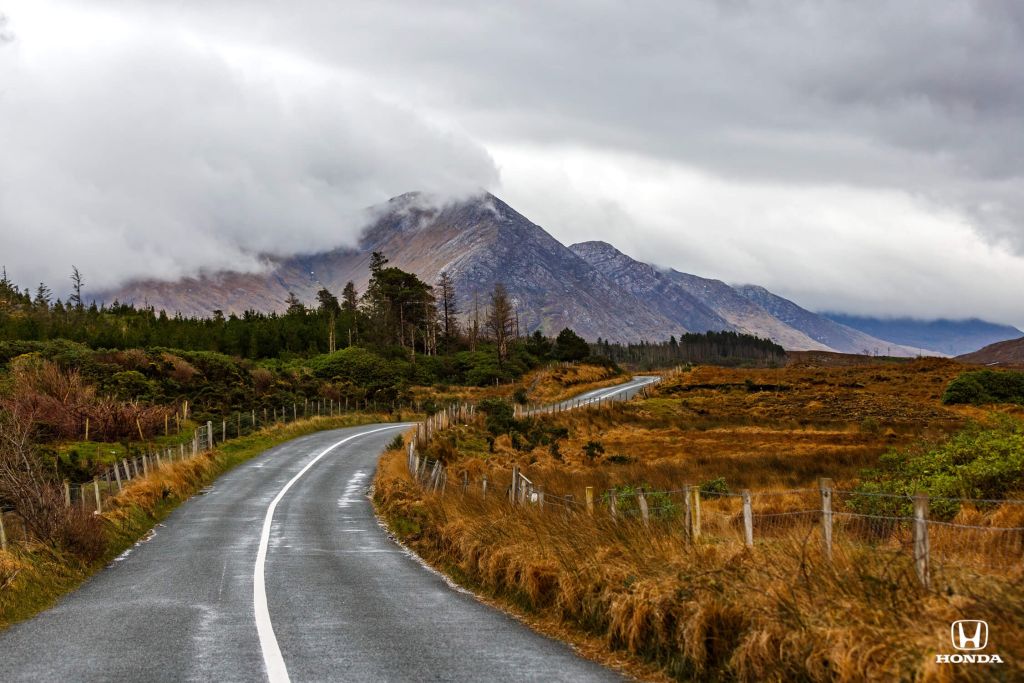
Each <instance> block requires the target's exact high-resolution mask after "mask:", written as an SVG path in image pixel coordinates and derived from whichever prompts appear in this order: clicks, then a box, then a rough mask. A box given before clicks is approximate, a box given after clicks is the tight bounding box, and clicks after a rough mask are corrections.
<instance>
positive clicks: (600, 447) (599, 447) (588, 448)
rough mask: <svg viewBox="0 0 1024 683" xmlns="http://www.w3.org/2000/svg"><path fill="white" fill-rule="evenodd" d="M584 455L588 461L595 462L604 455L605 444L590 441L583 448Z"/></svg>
mask: <svg viewBox="0 0 1024 683" xmlns="http://www.w3.org/2000/svg"><path fill="white" fill-rule="evenodd" d="M583 454H584V455H586V456H587V459H588V460H591V461H593V460H594V459H595V458H596V457H597V456H599V455H603V454H604V444H603V443H601V442H600V441H588V442H587V443H586V444H585V445H584V446H583Z"/></svg>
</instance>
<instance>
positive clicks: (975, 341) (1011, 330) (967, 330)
mask: <svg viewBox="0 0 1024 683" xmlns="http://www.w3.org/2000/svg"><path fill="white" fill-rule="evenodd" d="M822 315H824V316H825V317H827V318H830V319H831V320H834V321H835V322H837V323H840V324H842V325H846V326H847V327H852V328H853V329H855V330H860V331H861V332H864V333H866V334H870V335H873V336H875V337H880V338H882V339H891V340H892V341H894V342H896V343H897V344H903V345H904V346H909V347H911V348H922V349H931V350H933V351H939V352H941V353H945V354H949V355H950V356H957V355H960V354H964V353H969V352H971V351H974V350H976V349H980V348H982V347H983V346H988V345H989V344H994V343H995V342H1000V341H1006V340H1007V339H1016V338H1018V337H1020V336H1022V335H1024V332H1021V331H1020V330H1018V329H1017V328H1016V327H1013V326H1011V325H998V324H996V323H990V322H986V321H984V320H979V319H977V318H971V319H970V320H945V319H939V320H916V319H914V318H872V317H866V316H856V315H844V314H842V313H822Z"/></svg>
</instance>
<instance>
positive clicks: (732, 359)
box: [591, 332, 786, 368]
mask: <svg viewBox="0 0 1024 683" xmlns="http://www.w3.org/2000/svg"><path fill="white" fill-rule="evenodd" d="M591 352H592V353H594V354H595V355H600V356H604V357H606V358H609V359H610V360H612V361H614V362H616V363H625V364H629V365H634V366H639V367H642V368H657V367H666V366H669V365H673V364H678V363H704V364H711V365H749V364H755V365H781V364H782V363H784V362H785V360H786V351H785V349H783V348H782V347H781V346H779V345H778V344H776V343H775V342H773V341H771V340H770V339H762V338H760V337H755V336H753V335H749V334H741V333H739V332H704V333H702V334H698V333H692V332H690V333H686V334H682V335H680V337H679V338H678V339H676V337H675V336H674V335H673V336H672V337H670V338H669V340H668V341H667V342H658V343H650V342H639V343H636V344H619V343H613V342H610V341H608V340H606V339H605V340H602V339H600V338H598V340H597V342H596V343H594V344H593V345H592V346H591Z"/></svg>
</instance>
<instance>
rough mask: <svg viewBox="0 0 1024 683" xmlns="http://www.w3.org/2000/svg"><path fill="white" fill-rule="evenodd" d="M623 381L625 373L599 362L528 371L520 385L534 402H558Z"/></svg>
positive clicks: (552, 366) (554, 365) (558, 365)
mask: <svg viewBox="0 0 1024 683" xmlns="http://www.w3.org/2000/svg"><path fill="white" fill-rule="evenodd" d="M622 381H623V375H622V373H620V372H616V371H615V370H613V369H611V368H607V367H603V366H599V365H585V364H583V365H561V364H553V365H550V366H548V367H545V368H541V369H539V370H534V371H533V372H531V373H529V374H527V375H526V376H524V377H523V379H522V380H521V382H520V384H521V385H523V386H525V387H526V394H527V397H528V399H529V401H530V402H531V403H557V402H558V401H564V400H566V399H568V398H571V397H573V396H576V395H578V394H581V393H583V392H586V391H591V390H593V389H603V388H604V387H607V386H612V385H613V384H619V383H620V382H622Z"/></svg>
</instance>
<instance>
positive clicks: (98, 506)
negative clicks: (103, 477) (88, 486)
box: [92, 477, 103, 514]
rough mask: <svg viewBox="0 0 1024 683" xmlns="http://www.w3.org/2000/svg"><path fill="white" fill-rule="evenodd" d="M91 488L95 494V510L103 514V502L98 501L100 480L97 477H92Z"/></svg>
mask: <svg viewBox="0 0 1024 683" xmlns="http://www.w3.org/2000/svg"><path fill="white" fill-rule="evenodd" d="M92 490H93V492H94V493H95V494H96V512H98V513H100V514H103V503H101V502H100V480H99V477H93V478H92Z"/></svg>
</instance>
